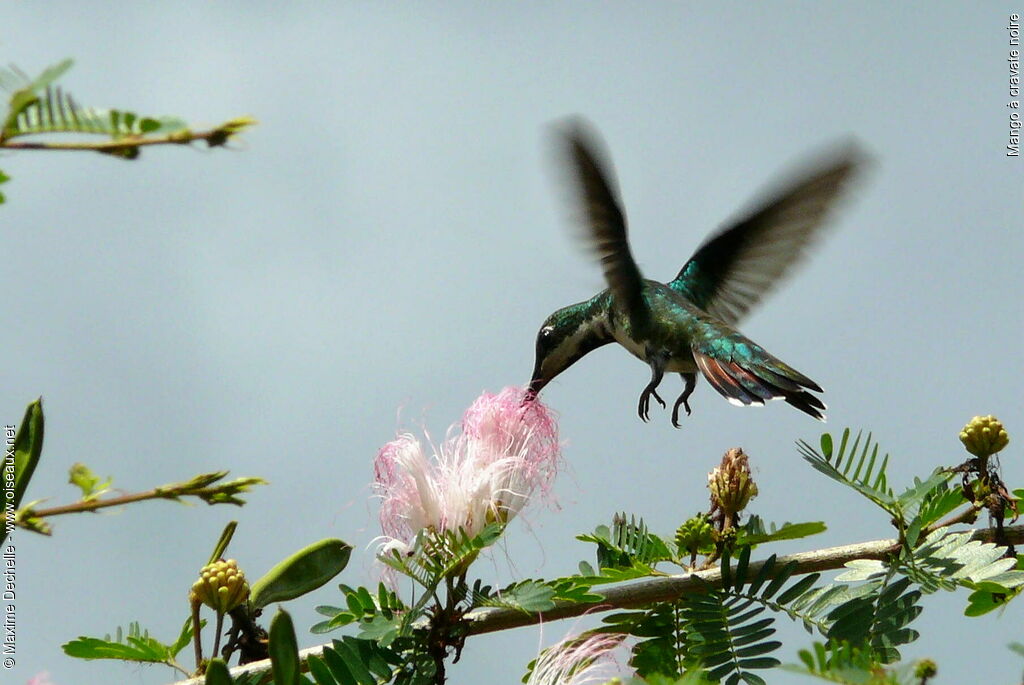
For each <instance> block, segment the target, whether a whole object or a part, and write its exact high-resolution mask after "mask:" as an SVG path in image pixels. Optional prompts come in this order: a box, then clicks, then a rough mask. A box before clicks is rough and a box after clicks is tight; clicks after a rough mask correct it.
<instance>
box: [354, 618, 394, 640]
mask: <svg viewBox="0 0 1024 685" xmlns="http://www.w3.org/2000/svg"><path fill="white" fill-rule="evenodd" d="M401 623H402V620H401V618H390V619H388V618H384V617H383V616H374V617H373V618H372V619H371V620H370V621H369V622H363V623H361V624H360V625H359V637H361V638H363V639H364V640H373V641H374V642H377V643H379V644H380V645H381V646H382V647H387V646H388V645H390V644H391V643H392V642H394V641H395V638H396V637H398V630H399V628H400V627H401Z"/></svg>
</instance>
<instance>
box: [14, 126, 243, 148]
mask: <svg viewBox="0 0 1024 685" xmlns="http://www.w3.org/2000/svg"><path fill="white" fill-rule="evenodd" d="M226 138H227V134H226V132H225V131H224V129H222V128H215V129H210V130H209V131H200V132H198V133H193V132H192V131H189V130H187V129H186V130H181V131H175V132H173V133H168V134H167V135H165V136H159V137H151V138H146V137H142V136H125V137H124V138H118V139H115V140H100V141H75V142H71V143H52V142H43V141H23V142H22V141H17V142H16V141H12V140H10V139H8V140H3V141H0V149H5V150H65V151H81V150H90V151H93V152H120V151H122V150H131V149H134V148H139V147H146V146H151V145H187V144H189V143H194V142H198V141H206V142H207V143H209V144H210V145H222V144H223V143H224V140H226Z"/></svg>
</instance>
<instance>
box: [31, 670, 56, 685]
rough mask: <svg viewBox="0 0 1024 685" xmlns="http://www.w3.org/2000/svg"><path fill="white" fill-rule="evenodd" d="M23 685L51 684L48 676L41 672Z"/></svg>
mask: <svg viewBox="0 0 1024 685" xmlns="http://www.w3.org/2000/svg"><path fill="white" fill-rule="evenodd" d="M25 685H53V683H52V682H50V674H49V673H47V672H46V671H43V672H42V673H38V674H36V675H34V676H32V677H31V678H29V679H28V682H27V683H25Z"/></svg>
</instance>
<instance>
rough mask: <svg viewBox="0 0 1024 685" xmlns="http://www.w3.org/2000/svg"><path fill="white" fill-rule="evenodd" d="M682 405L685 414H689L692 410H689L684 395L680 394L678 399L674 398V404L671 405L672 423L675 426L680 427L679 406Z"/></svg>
mask: <svg viewBox="0 0 1024 685" xmlns="http://www.w3.org/2000/svg"><path fill="white" fill-rule="evenodd" d="M680 405H682V406H683V407H684V408H685V409H686V415H687V416H689V415H690V414H692V413H693V412H691V411H690V403H689V402H687V401H686V395H680V396H679V399H678V400H676V403H675V405H673V407H672V425H673V426H674V427H675V428H682V427H683V426H682V424H680V423H679V406H680Z"/></svg>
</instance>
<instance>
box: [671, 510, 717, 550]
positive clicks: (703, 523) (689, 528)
mask: <svg viewBox="0 0 1024 685" xmlns="http://www.w3.org/2000/svg"><path fill="white" fill-rule="evenodd" d="M714 544H715V529H714V527H713V526H712V525H711V519H710V518H708V515H707V514H697V515H696V516H694V517H693V518H691V519H690V520H688V521H686V522H685V523H684V524H683V525H681V526H679V529H678V530H676V547H678V548H679V553H680V554H682V553H683V552H690V553H693V552H698V553H700V552H704V551H708V552H710V551H711V547H712V545H714Z"/></svg>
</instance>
